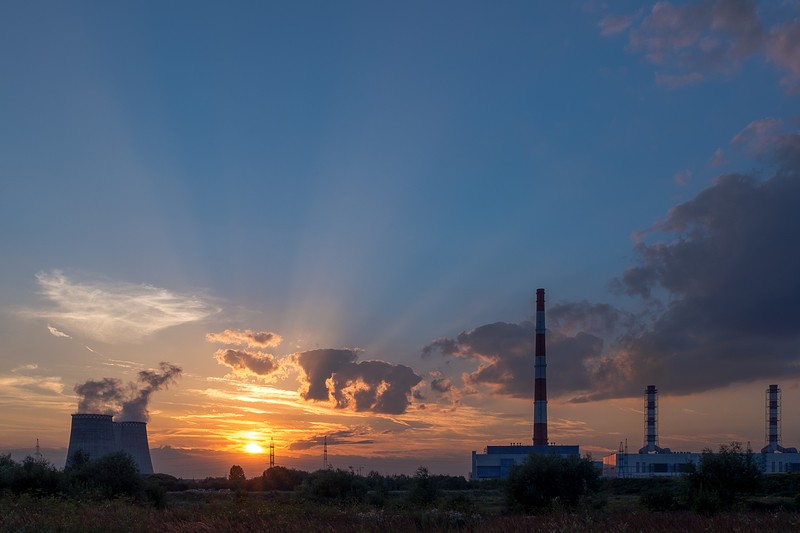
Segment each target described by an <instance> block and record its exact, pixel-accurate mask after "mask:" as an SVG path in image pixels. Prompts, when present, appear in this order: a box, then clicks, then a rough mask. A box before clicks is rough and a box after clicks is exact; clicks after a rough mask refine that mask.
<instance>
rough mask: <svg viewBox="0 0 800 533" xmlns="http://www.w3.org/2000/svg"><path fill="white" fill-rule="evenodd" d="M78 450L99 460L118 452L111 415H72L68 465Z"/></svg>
mask: <svg viewBox="0 0 800 533" xmlns="http://www.w3.org/2000/svg"><path fill="white" fill-rule="evenodd" d="M78 450H82V451H83V452H84V453H85V454H87V455H88V456H89V457H90V458H91V459H97V458H98V457H103V456H104V455H108V454H109V453H113V452H115V451H116V439H115V437H114V422H113V421H112V418H111V415H96V414H75V415H72V430H71V431H70V434H69V449H68V450H67V463H69V462H70V461H71V460H72V457H73V455H75V452H77V451H78Z"/></svg>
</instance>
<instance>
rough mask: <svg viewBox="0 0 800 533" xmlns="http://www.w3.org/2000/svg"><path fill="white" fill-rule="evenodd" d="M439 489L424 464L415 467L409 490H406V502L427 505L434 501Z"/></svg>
mask: <svg viewBox="0 0 800 533" xmlns="http://www.w3.org/2000/svg"><path fill="white" fill-rule="evenodd" d="M438 495H439V489H438V487H437V486H436V480H435V479H434V478H432V477H431V475H430V473H429V472H428V469H427V468H426V467H424V466H420V467H419V468H417V471H416V473H415V474H414V477H413V478H412V484H411V490H409V491H408V502H409V503H410V504H412V505H415V506H419V507H428V506H430V505H433V504H434V503H435V502H436V498H437V497H438Z"/></svg>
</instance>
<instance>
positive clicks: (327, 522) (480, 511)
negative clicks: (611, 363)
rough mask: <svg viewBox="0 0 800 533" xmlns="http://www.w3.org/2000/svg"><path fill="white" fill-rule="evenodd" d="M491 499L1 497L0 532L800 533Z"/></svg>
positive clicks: (783, 516)
mask: <svg viewBox="0 0 800 533" xmlns="http://www.w3.org/2000/svg"><path fill="white" fill-rule="evenodd" d="M469 497H472V495H470V496H469ZM496 498H497V494H492V493H491V492H490V493H488V494H484V495H483V496H480V497H479V498H478V500H479V501H477V502H475V503H476V506H475V508H474V509H472V510H471V511H458V510H452V509H451V510H443V509H427V510H420V509H410V508H408V507H404V506H402V505H393V504H392V502H391V501H390V502H389V504H388V505H387V506H386V507H385V508H384V509H380V510H378V509H375V508H374V507H371V506H367V505H364V504H358V505H352V506H347V505H336V504H326V503H320V502H315V501H311V500H307V499H303V498H297V497H296V496H295V495H293V494H291V493H287V494H284V493H250V494H247V493H240V494H236V493H175V494H169V495H168V498H167V505H166V507H165V508H163V509H156V508H154V507H151V506H147V505H141V504H136V503H133V502H131V501H128V500H124V499H117V500H111V501H80V500H74V499H61V498H55V497H46V498H35V497H32V496H28V495H22V496H12V495H10V494H6V495H4V496H3V497H2V498H0V531H3V532H5V531H9V532H11V531H14V532H24V531H31V532H34V531H35V532H40V531H41V532H48V531H53V532H73V531H74V532H101V531H103V532H105V531H108V532H111V531H114V532H125V531H130V532H152V531H164V532H168V533H170V532H175V533H178V532H220V531H234V532H253V531H276V532H298V533H312V532H316V531H322V532H325V531H330V532H375V533H389V532H394V531H475V532H479V531H480V532H488V533H491V532H515V531H519V532H522V531H526V532H527V531H548V532H570V531H609V532H633V531H648V532H661V531H663V532H673V531H712V532H714V531H720V532H722V531H725V532H731V531H736V532H750V531H752V532H764V531H776V532H778V531H779V532H785V531H800V514H798V513H796V512H786V511H778V512H775V511H749V512H733V513H721V514H718V515H716V516H713V517H708V516H701V515H698V514H695V513H692V512H689V511H675V512H667V513H652V512H647V511H645V510H643V509H640V508H638V504H637V503H636V501H635V498H627V499H624V500H620V501H615V502H613V505H609V506H607V508H606V509H603V510H596V509H592V510H590V509H583V510H577V511H558V510H556V511H554V512H551V513H549V514H543V515H532V516H524V515H508V514H504V513H503V512H501V511H499V510H498V509H499V507H498V506H497V502H496V501H495V500H496ZM398 499H399V498H398ZM610 503H611V502H610Z"/></svg>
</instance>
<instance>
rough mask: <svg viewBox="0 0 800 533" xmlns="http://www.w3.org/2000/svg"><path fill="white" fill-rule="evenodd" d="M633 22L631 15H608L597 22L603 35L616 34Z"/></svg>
mask: <svg viewBox="0 0 800 533" xmlns="http://www.w3.org/2000/svg"><path fill="white" fill-rule="evenodd" d="M631 24H633V17H632V16H613V15H608V16H605V17H603V19H602V20H601V21H600V23H599V24H598V27H599V28H600V32H601V33H602V34H603V35H616V34H618V33H622V32H623V31H625V30H627V29H628V28H629V27H630V25H631Z"/></svg>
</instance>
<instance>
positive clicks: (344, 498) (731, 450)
mask: <svg viewBox="0 0 800 533" xmlns="http://www.w3.org/2000/svg"><path fill="white" fill-rule="evenodd" d="M740 452H741V447H740V446H738V445H736V444H735V443H734V444H731V445H728V446H723V447H721V448H720V451H719V452H718V453H714V454H712V453H711V452H707V453H706V454H705V455H704V456H703V459H702V461H701V462H700V463H699V464H698V467H697V469H695V471H693V472H692V473H691V474H690V475H688V476H686V477H683V478H671V479H657V478H650V479H615V480H598V479H597V474H596V472H595V471H594V470H593V469H592V468H591V463H590V462H589V461H588V460H587V459H578V458H572V459H569V460H565V459H561V458H559V457H557V456H535V457H531V458H530V459H529V460H528V461H526V462H525V463H524V464H523V465H519V466H518V467H516V468H513V469H512V472H511V476H510V477H509V479H508V480H505V481H498V480H493V481H487V482H468V481H467V480H465V479H464V478H462V477H457V476H441V475H434V474H431V473H430V472H429V471H428V469H427V468H425V467H420V468H418V469H417V471H416V472H415V474H414V475H412V476H407V475H397V476H385V475H381V474H380V473H378V472H375V471H372V472H370V473H369V474H368V475H366V476H360V475H357V474H356V473H355V472H354V471H353V470H352V469H350V470H339V469H324V470H318V471H316V472H311V473H309V472H302V471H299V470H293V469H290V468H285V467H273V468H270V469H268V470H266V471H264V472H263V473H262V475H260V476H255V477H252V478H250V479H247V478H245V477H244V472H243V471H241V472H240V469H238V468H232V469H231V473H230V474H229V475H228V476H226V477H220V478H207V479H204V480H197V481H195V480H181V479H177V478H175V477H173V476H169V475H166V474H158V475H152V476H141V475H139V474H138V473H137V472H136V469H135V466H134V465H133V462H132V460H131V459H130V457H129V456H126V455H124V454H115V455H110V456H106V457H103V458H101V459H98V460H91V458H89V457H86V456H84V455H82V454H79V455H78V456H76V457H75V459H74V460H73V461H71V462H70V464H69V465H68V467H67V468H66V469H65V470H63V471H59V470H57V469H55V468H54V467H53V466H52V465H50V464H48V463H47V462H46V461H42V460H36V459H33V458H30V457H29V458H26V459H25V460H24V461H22V462H16V461H13V460H12V459H11V458H10V457H9V456H7V455H6V456H2V455H0V533H2V532H4V531H154V530H157V531H167V532H170V531H174V532H178V531H180V532H185V531H257V530H264V531H303V532H304V533H306V532H307V531H318V530H325V531H334V530H336V531H339V530H342V531H367V532H371V531H376V532H377V531H380V532H384V531H412V530H414V531H487V532H493V531H527V530H539V529H542V530H548V531H550V530H553V531H583V530H603V531H612V532H613V531H673V530H706V531H731V530H739V531H789V530H800V474H787V475H776V476H767V477H766V478H764V477H763V476H761V475H760V474H759V473H758V469H757V468H755V469H754V458H753V457H752V456H750V455H748V454H746V453H744V454H743V453H740ZM234 466H236V465H234ZM709 502H711V503H709ZM692 509H694V511H695V512H692Z"/></svg>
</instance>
